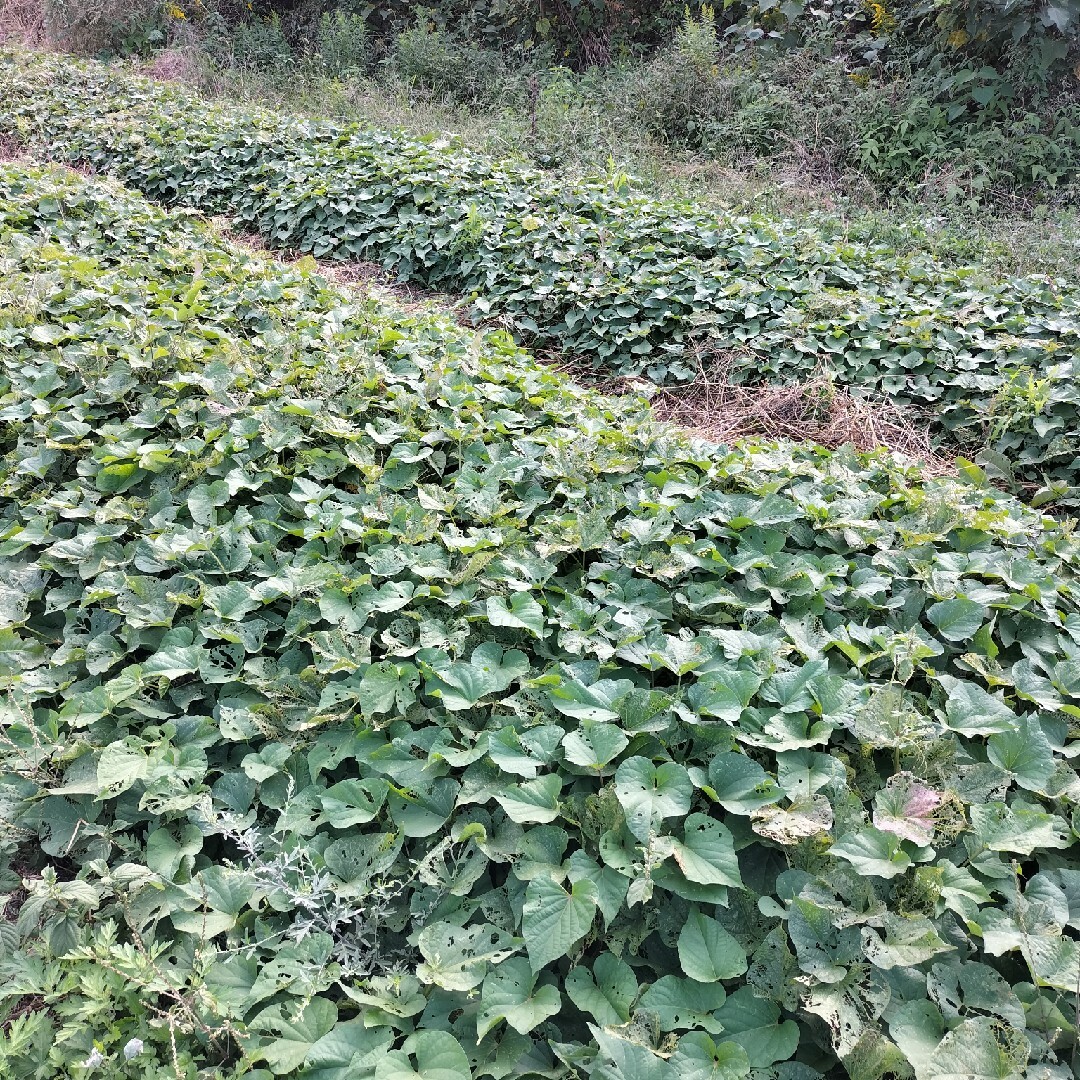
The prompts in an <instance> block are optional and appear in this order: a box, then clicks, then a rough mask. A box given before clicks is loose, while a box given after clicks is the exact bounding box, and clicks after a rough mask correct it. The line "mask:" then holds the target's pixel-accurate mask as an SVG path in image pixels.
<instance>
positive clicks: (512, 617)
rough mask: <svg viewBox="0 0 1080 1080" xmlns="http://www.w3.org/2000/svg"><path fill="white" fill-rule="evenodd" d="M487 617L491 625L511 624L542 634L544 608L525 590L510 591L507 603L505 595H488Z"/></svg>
mask: <svg viewBox="0 0 1080 1080" xmlns="http://www.w3.org/2000/svg"><path fill="white" fill-rule="evenodd" d="M487 617H488V622H489V623H491V625H492V626H512V627H517V628H520V629H522V630H528V631H529V633H531V634H534V635H535V636H536V637H543V636H544V609H543V608H542V607H541V606H540V605H539V604H538V603H537V602H536V601H535V600H534V599H533V597H532V596H531V594H529V593H527V592H516V593H512V594H511V595H510V602H509V604H507V602H506V598H505V597H502V596H489V597H488V601H487Z"/></svg>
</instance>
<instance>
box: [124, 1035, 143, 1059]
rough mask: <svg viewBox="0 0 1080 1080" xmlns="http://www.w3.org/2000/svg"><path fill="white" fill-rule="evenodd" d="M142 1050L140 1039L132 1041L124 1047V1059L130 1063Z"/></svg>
mask: <svg viewBox="0 0 1080 1080" xmlns="http://www.w3.org/2000/svg"><path fill="white" fill-rule="evenodd" d="M142 1050H143V1041H142V1039H132V1040H131V1041H130V1042H128V1043H127V1044H126V1045H125V1046H124V1059H125V1060H126V1061H130V1060H131V1059H132V1058H133V1057H138V1056H139V1055H140V1054H141V1053H142Z"/></svg>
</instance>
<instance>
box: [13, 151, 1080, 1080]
mask: <svg viewBox="0 0 1080 1080" xmlns="http://www.w3.org/2000/svg"><path fill="white" fill-rule="evenodd" d="M0 253H2V254H0V343H2V347H0V420H2V421H3V440H4V441H3V445H2V456H0V619H2V622H0V691H2V694H0V823H2V824H3V826H4V828H3V830H2V831H0V893H2V894H3V902H4V906H5V915H6V920H5V923H4V928H3V933H2V934H0V1071H2V1074H3V1076H4V1077H5V1080H8V1078H11V1080H32V1078H40V1077H50V1078H54V1077H55V1078H57V1080H85V1078H86V1077H88V1076H94V1075H99V1076H108V1077H110V1078H112V1077H117V1078H126V1080H160V1078H161V1077H165V1076H169V1077H180V1078H181V1080H211V1078H213V1077H227V1078H230V1080H231V1078H235V1080H240V1078H245V1080H273V1078H275V1077H277V1078H289V1080H409V1078H413V1080H415V1078H416V1077H417V1076H420V1077H422V1078H425V1080H483V1078H492V1080H495V1078H504V1080H529V1078H535V1077H537V1076H542V1077H546V1078H549V1080H571V1078H573V1077H580V1078H583V1080H744V1078H748V1080H775V1078H782V1080H824V1078H826V1077H828V1078H834V1077H838V1076H841V1075H846V1076H848V1077H850V1078H854V1080H880V1078H882V1077H883V1076H891V1077H904V1078H911V1077H912V1076H914V1077H918V1078H921V1080H922V1078H924V1080H946V1078H957V1077H961V1076H971V1075H973V1074H974V1075H979V1076H982V1077H998V1078H999V1080H1011V1078H1014V1077H1015V1078H1019V1077H1045V1078H1048V1080H1067V1078H1068V1076H1069V1074H1070V1071H1071V1067H1070V1062H1071V1060H1072V1058H1073V1056H1074V1053H1075V1050H1076V1046H1077V1031H1076V1025H1075V993H1076V991H1075V987H1076V981H1077V977H1078V972H1080V944H1078V940H1077V937H1076V931H1077V928H1078V924H1080V915H1078V913H1077V912H1078V907H1080V899H1078V898H1080V871H1078V870H1077V862H1076V858H1077V851H1078V843H1077V831H1076V830H1077V803H1078V798H1080V777H1078V775H1077V772H1076V748H1077V742H1076V737H1075V736H1076V721H1077V718H1078V717H1080V678H1078V675H1077V656H1078V644H1077V642H1078V640H1080V604H1078V597H1080V545H1078V539H1077V537H1076V535H1075V534H1074V531H1073V530H1072V528H1071V527H1070V526H1067V525H1062V524H1059V523H1057V522H1055V521H1053V520H1052V519H1048V518H1042V517H1040V516H1039V515H1038V514H1036V513H1034V512H1032V511H1031V510H1028V509H1025V508H1024V507H1022V506H1021V505H1020V504H1018V503H1017V502H1015V501H1013V500H1010V499H1007V498H1005V497H1002V496H1000V495H998V494H996V493H994V492H993V491H992V490H990V489H985V488H981V487H978V486H970V485H967V484H963V483H960V482H958V481H957V480H955V479H939V480H930V481H926V480H924V478H923V477H921V476H920V474H919V473H918V471H917V470H914V469H910V468H904V467H903V466H901V465H900V464H898V463H897V462H895V461H893V460H891V459H889V458H888V457H886V456H874V457H870V458H866V457H860V456H858V455H855V454H854V453H851V452H850V451H846V452H840V453H837V454H830V453H828V452H826V451H823V450H820V449H814V448H802V449H792V448H790V447H788V448H783V447H777V446H745V447H741V448H738V449H735V450H727V449H725V448H718V447H708V446H705V445H702V444H693V443H691V442H689V441H688V440H686V439H685V438H682V437H679V436H676V435H674V434H672V433H671V432H669V431H667V430H666V429H664V428H662V427H659V426H658V425H657V424H656V423H655V422H654V421H652V420H651V418H650V417H649V415H648V413H647V410H646V409H645V408H644V407H643V405H642V404H641V403H639V402H635V401H622V402H618V401H612V400H608V399H604V398H603V397H601V396H600V395H597V394H596V393H595V392H593V391H589V390H585V389H581V388H575V387H573V386H572V385H570V384H568V383H567V382H565V381H564V380H563V379H562V378H560V377H559V376H558V375H557V374H555V373H553V372H552V371H551V370H550V369H546V368H543V367H540V366H537V365H536V364H534V363H533V362H532V361H531V360H530V359H529V358H528V357H527V356H526V355H525V354H523V353H522V352H521V351H520V350H518V349H516V348H515V347H514V346H513V345H512V343H510V342H509V340H508V338H507V337H506V335H505V334H495V335H476V334H473V333H470V332H468V331H466V330H464V329H462V328H460V327H457V326H455V325H453V324H450V323H449V322H447V321H441V320H434V319H430V318H423V317H402V316H395V315H392V314H389V313H387V312H385V311H382V310H380V309H379V308H378V307H377V306H375V305H374V304H372V303H371V302H370V301H366V300H363V299H359V298H357V297H355V296H345V295H342V294H341V293H339V292H336V291H334V290H332V289H330V288H328V287H327V286H326V284H325V282H323V281H321V280H320V279H319V278H317V277H315V276H312V275H309V274H307V273H305V272H302V271H300V270H298V269H292V268H288V267H285V266H282V265H278V264H274V263H272V262H264V261H261V260H257V259H254V258H252V257H250V256H246V255H241V254H237V253H234V252H232V251H230V250H229V249H227V248H225V247H223V246H222V245H221V244H220V243H219V242H217V241H215V240H214V238H213V237H212V236H210V235H209V234H208V233H207V232H206V231H205V230H204V229H203V228H202V227H200V226H199V225H198V224H196V223H193V222H192V220H191V216H190V215H186V214H185V215H181V216H179V217H173V218H170V217H167V216H166V215H164V214H163V213H161V212H160V211H156V210H153V209H151V208H149V207H148V206H147V205H146V204H145V203H143V202H142V201H141V200H139V199H137V198H135V197H133V196H130V195H127V194H124V193H123V192H121V191H119V190H118V189H117V188H116V187H114V186H111V185H108V184H103V183H101V182H92V181H88V180H86V179H85V178H84V177H80V176H76V175H74V174H73V173H70V172H67V171H63V170H59V169H56V170H51V171H47V172H41V171H36V170H29V171H28V170H25V169H20V168H18V167H12V166H8V167H5V168H3V169H0ZM1040 392H1041V391H1040V390H1039V389H1038V388H1034V390H1032V388H1031V387H1030V386H1027V385H1021V384H1019V383H1017V384H1016V385H1015V387H1013V389H1012V390H1011V391H1010V394H1011V397H1010V407H1011V408H1020V409H1022V408H1027V407H1029V406H1028V402H1027V400H1026V399H1028V398H1030V397H1031V396H1032V393H1035V394H1038V393H1040Z"/></svg>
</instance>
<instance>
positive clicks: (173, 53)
mask: <svg viewBox="0 0 1080 1080" xmlns="http://www.w3.org/2000/svg"><path fill="white" fill-rule="evenodd" d="M139 70H140V72H141V74H143V75H145V76H147V77H148V78H151V79H157V80H158V82H184V83H195V82H197V81H198V78H199V75H200V73H201V71H202V64H201V62H200V60H199V57H198V54H197V53H196V51H195V50H194V49H192V48H170V49H162V50H161V52H158V53H154V55H153V57H152V58H151V59H150V60H149V61H147V63H145V64H143V65H142V66H141V67H140V69H139Z"/></svg>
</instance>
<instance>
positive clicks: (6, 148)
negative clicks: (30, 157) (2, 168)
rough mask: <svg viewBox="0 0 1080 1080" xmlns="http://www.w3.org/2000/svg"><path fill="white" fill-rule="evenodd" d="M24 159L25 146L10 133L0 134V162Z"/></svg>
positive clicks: (8, 163)
mask: <svg viewBox="0 0 1080 1080" xmlns="http://www.w3.org/2000/svg"><path fill="white" fill-rule="evenodd" d="M25 160H26V147H25V146H23V144H22V143H21V142H19V140H18V139H16V138H15V137H14V136H12V135H0V164H5V165H10V164H12V163H13V162H16V161H25Z"/></svg>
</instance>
